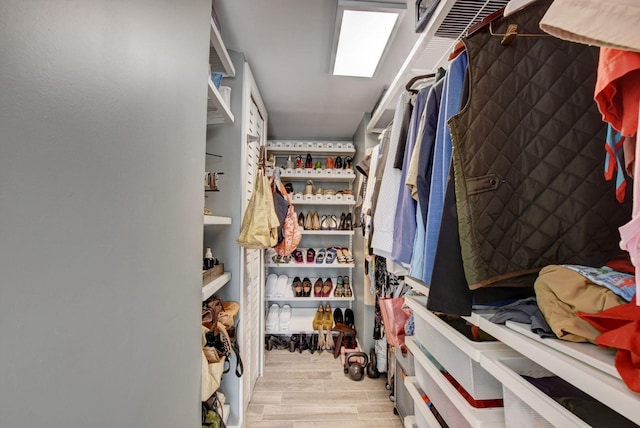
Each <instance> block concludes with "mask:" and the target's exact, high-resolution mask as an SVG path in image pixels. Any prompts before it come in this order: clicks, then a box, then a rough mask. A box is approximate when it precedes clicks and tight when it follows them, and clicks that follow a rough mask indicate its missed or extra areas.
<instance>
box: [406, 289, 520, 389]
mask: <svg viewBox="0 0 640 428" xmlns="http://www.w3.org/2000/svg"><path fill="white" fill-rule="evenodd" d="M405 302H406V304H407V305H408V306H409V307H410V308H411V309H413V313H414V320H415V337H416V339H417V340H418V341H419V342H420V343H422V344H423V345H424V346H425V347H426V349H427V350H428V352H429V353H430V354H431V355H433V357H434V358H435V359H436V360H437V361H438V362H439V363H440V364H442V365H443V367H444V368H445V369H447V371H448V372H449V373H450V374H451V375H452V376H453V377H454V378H455V379H456V381H458V383H460V385H462V386H463V387H464V389H465V390H466V391H467V392H468V393H469V394H470V395H471V396H472V397H473V398H474V399H476V400H491V399H498V398H502V385H501V384H500V382H498V381H497V380H496V379H495V378H494V377H493V376H491V374H490V373H488V372H487V371H486V370H485V369H483V368H482V367H481V366H480V356H481V355H482V353H483V352H495V351H501V350H507V349H509V348H508V347H507V346H505V345H504V344H502V343H499V342H473V341H471V340H469V339H467V338H466V337H464V336H463V335H462V334H460V333H459V332H458V331H457V330H455V329H454V328H453V327H451V326H449V325H448V324H447V323H445V322H444V321H442V320H441V319H440V318H438V317H437V316H436V315H434V314H433V313H431V312H430V311H429V310H427V308H426V306H425V303H426V299H425V298H421V297H416V296H411V297H406V298H405Z"/></svg>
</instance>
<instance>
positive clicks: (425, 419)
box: [404, 376, 440, 428]
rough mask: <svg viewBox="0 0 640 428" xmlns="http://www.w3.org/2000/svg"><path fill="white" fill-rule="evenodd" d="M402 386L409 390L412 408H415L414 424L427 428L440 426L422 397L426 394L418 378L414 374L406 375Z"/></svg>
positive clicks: (438, 427)
mask: <svg viewBox="0 0 640 428" xmlns="http://www.w3.org/2000/svg"><path fill="white" fill-rule="evenodd" d="M404 386H405V387H406V388H407V391H409V395H411V398H413V408H414V409H415V413H416V415H415V419H416V426H419V427H421V428H422V427H428V428H440V424H439V423H438V420H437V419H436V417H435V416H434V415H433V413H432V412H431V409H430V408H429V404H427V402H426V401H424V399H423V395H424V396H425V397H426V394H425V393H424V391H423V390H422V388H420V385H419V384H418V380H417V379H416V377H415V376H407V377H405V378H404Z"/></svg>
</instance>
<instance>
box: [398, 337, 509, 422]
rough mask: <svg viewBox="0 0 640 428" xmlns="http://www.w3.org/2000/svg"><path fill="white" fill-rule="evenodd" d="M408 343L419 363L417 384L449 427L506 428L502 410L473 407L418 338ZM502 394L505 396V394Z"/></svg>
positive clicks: (417, 366) (407, 340) (409, 340)
mask: <svg viewBox="0 0 640 428" xmlns="http://www.w3.org/2000/svg"><path fill="white" fill-rule="evenodd" d="M406 344H407V347H408V348H409V350H410V351H411V352H412V353H413V356H414V359H415V362H416V365H415V369H416V379H417V381H418V384H419V385H420V387H421V388H422V389H423V390H424V392H425V393H426V394H427V396H428V397H429V399H430V400H431V401H432V402H433V405H434V406H435V407H436V409H438V412H439V413H440V415H441V416H442V418H443V419H444V420H445V422H446V423H447V424H448V425H449V426H450V427H455V428H468V427H473V428H480V427H481V428H494V427H500V428H502V427H505V423H504V411H503V409H502V407H494V408H474V407H473V406H471V405H470V404H469V403H468V402H467V400H465V398H464V397H463V396H462V395H460V393H459V392H458V390H457V389H456V388H455V387H454V386H453V385H452V384H451V383H450V382H449V380H447V378H445V377H444V375H442V373H441V372H440V369H439V368H437V367H436V365H435V364H434V363H433V362H432V361H431V359H430V358H429V356H428V355H427V354H426V353H425V351H424V347H423V346H422V345H421V344H420V342H419V341H418V340H416V339H415V337H413V338H412V337H408V338H407V339H406ZM500 393H501V395H502V391H501V392H500Z"/></svg>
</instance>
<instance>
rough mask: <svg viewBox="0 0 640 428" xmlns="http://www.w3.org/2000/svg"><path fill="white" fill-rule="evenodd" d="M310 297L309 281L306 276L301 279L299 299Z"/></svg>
mask: <svg viewBox="0 0 640 428" xmlns="http://www.w3.org/2000/svg"><path fill="white" fill-rule="evenodd" d="M310 295H311V280H310V279H309V278H307V277H306V276H305V277H304V278H303V279H302V294H301V296H300V297H309V296H310Z"/></svg>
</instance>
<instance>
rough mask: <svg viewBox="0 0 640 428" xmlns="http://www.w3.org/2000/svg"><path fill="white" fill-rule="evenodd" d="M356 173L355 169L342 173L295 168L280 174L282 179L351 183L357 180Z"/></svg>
mask: <svg viewBox="0 0 640 428" xmlns="http://www.w3.org/2000/svg"><path fill="white" fill-rule="evenodd" d="M295 171H300V173H296V172H295ZM355 178H356V174H355V173H354V172H353V171H349V173H348V174H344V173H340V174H335V173H327V172H326V170H323V169H300V170H294V172H293V173H288V172H283V173H282V174H280V179H281V180H282V181H307V180H316V181H340V182H343V183H347V182H348V183H351V182H353V180H355Z"/></svg>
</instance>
